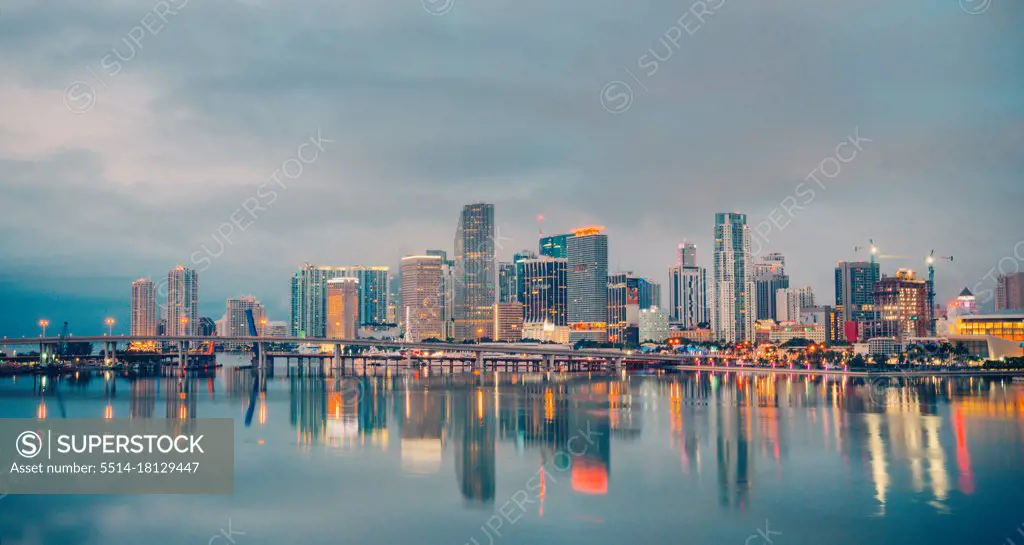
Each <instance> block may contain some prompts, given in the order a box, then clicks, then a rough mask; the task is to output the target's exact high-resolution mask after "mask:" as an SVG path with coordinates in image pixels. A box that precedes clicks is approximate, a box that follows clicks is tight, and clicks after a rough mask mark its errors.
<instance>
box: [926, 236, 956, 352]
mask: <svg viewBox="0 0 1024 545" xmlns="http://www.w3.org/2000/svg"><path fill="white" fill-rule="evenodd" d="M936 260H937V261H948V262H952V261H953V256H951V255H950V256H938V257H935V250H934V249H933V250H932V251H931V253H929V254H928V257H926V258H925V259H924V262H925V263H927V264H928V315H929V316H930V317H931V319H930V321H929V324H928V327H929V331H930V332H931V336H932V337H934V336H935V324H936V322H938V319H937V318H936V317H935V261H936Z"/></svg>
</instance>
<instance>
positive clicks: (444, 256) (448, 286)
mask: <svg viewBox="0 0 1024 545" xmlns="http://www.w3.org/2000/svg"><path fill="white" fill-rule="evenodd" d="M426 254H427V255H436V256H438V257H440V258H441V335H442V336H441V338H442V339H449V338H452V337H454V336H455V316H454V312H455V277H454V274H455V262H454V261H451V260H449V259H448V252H445V251H444V250H427V252H426Z"/></svg>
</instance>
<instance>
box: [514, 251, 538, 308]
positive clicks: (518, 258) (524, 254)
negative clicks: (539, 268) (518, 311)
mask: <svg viewBox="0 0 1024 545" xmlns="http://www.w3.org/2000/svg"><path fill="white" fill-rule="evenodd" d="M527 259H537V254H535V253H533V252H531V251H530V250H520V251H518V252H516V253H515V254H513V255H512V263H513V265H515V275H516V301H519V302H520V303H522V304H523V305H524V306H525V305H526V295H525V293H526V276H525V272H524V271H523V262H525V261H526V260H527Z"/></svg>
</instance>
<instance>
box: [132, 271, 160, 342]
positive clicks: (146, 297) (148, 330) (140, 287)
mask: <svg viewBox="0 0 1024 545" xmlns="http://www.w3.org/2000/svg"><path fill="white" fill-rule="evenodd" d="M156 326H157V307H156V287H155V284H153V281H152V280H150V279H148V278H140V279H138V280H136V281H134V282H132V308H131V326H130V331H131V334H132V336H133V337H134V336H153V335H156Z"/></svg>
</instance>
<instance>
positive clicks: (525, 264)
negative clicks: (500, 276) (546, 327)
mask: <svg viewBox="0 0 1024 545" xmlns="http://www.w3.org/2000/svg"><path fill="white" fill-rule="evenodd" d="M568 262H569V260H567V259H562V258H554V257H547V256H544V257H541V258H538V259H526V260H523V261H521V262H519V263H518V265H519V266H520V268H521V269H522V271H523V286H524V287H523V305H524V309H523V320H524V322H525V323H529V324H542V323H549V324H552V325H554V326H565V325H568V323H569V322H568V305H569V303H568V301H569V277H568V272H567V267H568Z"/></svg>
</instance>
